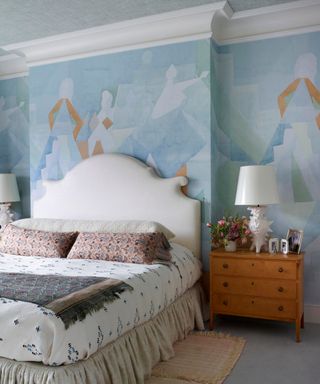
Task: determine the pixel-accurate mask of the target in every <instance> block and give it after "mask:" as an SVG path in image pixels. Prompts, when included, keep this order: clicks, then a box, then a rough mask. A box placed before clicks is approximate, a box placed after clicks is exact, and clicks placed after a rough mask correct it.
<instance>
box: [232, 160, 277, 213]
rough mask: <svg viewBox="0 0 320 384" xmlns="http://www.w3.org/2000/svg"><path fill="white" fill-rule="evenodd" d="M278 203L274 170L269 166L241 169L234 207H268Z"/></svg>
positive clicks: (253, 166)
mask: <svg viewBox="0 0 320 384" xmlns="http://www.w3.org/2000/svg"><path fill="white" fill-rule="evenodd" d="M277 203H279V194H278V188H277V182H276V175H275V171H274V168H273V167H272V166H271V165H249V166H246V167H241V168H240V172H239V179H238V187H237V194H236V201H235V205H251V206H255V205H269V204H277Z"/></svg>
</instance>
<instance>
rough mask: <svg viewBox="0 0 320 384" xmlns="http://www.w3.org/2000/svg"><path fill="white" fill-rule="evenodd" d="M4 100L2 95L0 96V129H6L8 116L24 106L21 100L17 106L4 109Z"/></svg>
mask: <svg viewBox="0 0 320 384" xmlns="http://www.w3.org/2000/svg"><path fill="white" fill-rule="evenodd" d="M5 104H6V100H5V98H4V96H0V131H2V130H4V129H6V128H7V127H8V125H9V123H10V116H11V115H12V114H13V113H15V112H17V111H18V110H19V109H21V108H22V107H23V106H24V102H23V101H21V102H20V103H19V105H18V106H16V107H12V108H6V109H4V106H5Z"/></svg>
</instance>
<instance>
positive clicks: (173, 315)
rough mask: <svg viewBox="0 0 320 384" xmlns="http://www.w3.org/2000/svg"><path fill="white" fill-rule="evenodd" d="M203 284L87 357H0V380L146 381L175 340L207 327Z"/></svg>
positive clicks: (16, 383) (12, 383) (68, 383)
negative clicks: (55, 363)
mask: <svg viewBox="0 0 320 384" xmlns="http://www.w3.org/2000/svg"><path fill="white" fill-rule="evenodd" d="M201 297H202V291H201V287H200V284H197V285H195V286H194V287H193V288H191V289H189V290H188V291H187V292H185V293H184V294H183V295H182V296H181V297H180V298H178V299H177V300H176V301H175V302H174V303H172V304H171V305H170V306H169V307H168V308H167V309H166V310H164V311H162V312H160V313H159V314H158V315H157V316H156V317H155V318H154V319H152V320H150V321H148V322H146V323H144V324H142V325H140V326H138V327H137V328H135V329H133V330H131V331H129V332H127V333H126V334H124V335H122V336H121V337H120V338H119V339H117V340H115V341H114V342H112V343H110V344H108V345H106V346H105V347H103V348H102V349H100V350H99V351H97V352H96V353H95V354H94V355H92V356H90V357H89V358H88V359H87V360H82V361H79V362H77V363H74V364H71V365H66V366H59V367H52V366H45V365H43V364H40V363H28V362H17V361H13V360H9V359H6V358H0V384H102V383H103V384H142V383H144V379H145V377H149V376H150V374H151V370H152V367H153V366H154V365H155V364H156V363H157V362H159V361H160V360H168V359H169V358H171V357H172V356H173V355H174V352H173V343H174V342H175V341H177V340H183V339H184V338H185V337H186V335H187V334H188V333H189V332H190V331H191V330H192V329H194V328H197V329H203V328H204V325H203V318H202V311H201Z"/></svg>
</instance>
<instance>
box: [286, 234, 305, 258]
mask: <svg viewBox="0 0 320 384" xmlns="http://www.w3.org/2000/svg"><path fill="white" fill-rule="evenodd" d="M302 239H303V231H302V230H301V229H293V228H289V229H288V233H287V241H288V252H289V253H296V254H299V253H300V251H301V245H302Z"/></svg>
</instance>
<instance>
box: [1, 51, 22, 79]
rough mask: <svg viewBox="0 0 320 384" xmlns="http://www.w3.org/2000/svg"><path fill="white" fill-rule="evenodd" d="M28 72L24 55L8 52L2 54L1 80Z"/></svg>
mask: <svg viewBox="0 0 320 384" xmlns="http://www.w3.org/2000/svg"><path fill="white" fill-rule="evenodd" d="M27 74H28V67H27V64H26V60H25V58H24V57H22V56H20V55H18V54H15V53H8V54H4V55H1V56H0V80H7V79H12V78H15V77H22V76H26V75H27Z"/></svg>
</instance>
